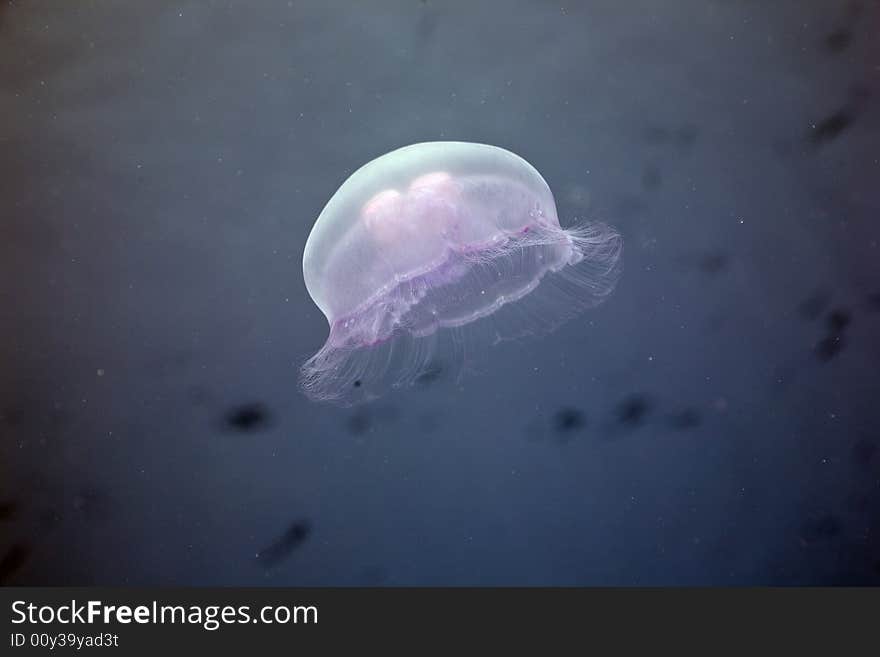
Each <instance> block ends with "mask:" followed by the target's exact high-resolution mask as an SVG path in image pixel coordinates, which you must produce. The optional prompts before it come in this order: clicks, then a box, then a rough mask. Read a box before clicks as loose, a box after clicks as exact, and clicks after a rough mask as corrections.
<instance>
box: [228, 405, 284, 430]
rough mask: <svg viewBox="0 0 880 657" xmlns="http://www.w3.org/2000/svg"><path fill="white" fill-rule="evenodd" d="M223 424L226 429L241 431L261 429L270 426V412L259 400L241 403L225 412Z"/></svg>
mask: <svg viewBox="0 0 880 657" xmlns="http://www.w3.org/2000/svg"><path fill="white" fill-rule="evenodd" d="M224 424H225V426H226V427H227V428H228V429H231V430H233V431H238V432H241V433H252V432H255V431H262V430H263V429H267V428H268V427H269V426H271V424H272V414H271V413H270V411H269V409H268V408H267V407H266V405H265V404H262V403H260V402H254V403H249V404H242V405H241V406H236V407H235V408H233V409H231V410H229V411H228V412H227V413H226V415H225V416H224Z"/></svg>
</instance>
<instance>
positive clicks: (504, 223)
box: [301, 142, 623, 402]
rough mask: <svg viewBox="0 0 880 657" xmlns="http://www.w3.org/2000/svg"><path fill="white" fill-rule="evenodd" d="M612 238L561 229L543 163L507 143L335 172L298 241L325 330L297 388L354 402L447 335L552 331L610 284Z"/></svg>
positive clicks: (476, 340) (434, 151)
mask: <svg viewBox="0 0 880 657" xmlns="http://www.w3.org/2000/svg"><path fill="white" fill-rule="evenodd" d="M622 248H623V243H622V240H621V237H620V235H619V234H618V233H617V232H616V231H615V230H614V229H612V228H611V227H609V226H607V225H605V224H601V223H588V224H583V225H579V226H576V227H573V228H562V227H561V226H560V224H559V219H558V217H557V214H556V203H555V201H554V199H553V194H552V193H551V191H550V188H549V186H548V185H547V183H546V182H545V181H544V179H543V178H542V177H541V174H539V173H538V171H537V170H536V169H535V168H534V167H533V166H532V165H530V164H529V163H528V162H526V161H525V160H524V159H522V158H521V157H519V156H518V155H515V154H513V153H511V152H510V151H507V150H504V149H502V148H498V147H495V146H488V145H485V144H473V143H466V142H428V143H421V144H413V145H411V146H406V147H404V148H400V149H398V150H395V151H392V152H390V153H387V154H386V155H383V156H381V157H379V158H377V159H375V160H372V161H371V162H368V163H367V164H365V165H363V166H362V167H361V168H360V169H358V170H357V171H355V172H354V173H353V174H352V175H351V177H349V178H348V180H346V181H345V183H344V184H343V185H342V186H341V187H340V188H339V190H337V192H336V193H335V194H334V195H333V197H332V198H331V199H330V201H329V202H328V203H327V205H326V206H325V207H324V209H323V211H322V212H321V214H320V215H319V216H318V219H317V221H316V222H315V225H314V227H313V228H312V232H311V234H310V235H309V238H308V241H307V242H306V247H305V252H304V254H303V276H304V278H305V284H306V288H307V289H308V292H309V294H310V295H311V297H312V299H313V300H314V302H315V303H316V304H317V306H318V307H319V308H320V309H321V311H322V312H323V313H324V315H325V316H326V317H327V321H328V322H329V324H330V334H329V336H328V338H327V341H326V343H325V344H324V346H323V347H322V348H321V349H320V350H319V351H318V352H317V353H316V354H315V355H314V356H312V357H311V358H309V359H308V360H307V361H306V362H305V364H304V365H303V366H302V377H301V382H302V386H303V389H304V391H305V393H306V394H307V395H308V396H309V397H311V398H312V399H316V400H338V401H343V402H349V401H356V400H357V399H358V398H363V397H371V396H377V395H378V394H381V392H382V391H384V390H386V389H387V388H388V387H389V386H391V387H395V386H405V385H407V384H411V383H413V382H415V381H417V380H419V377H420V375H421V373H422V372H424V371H425V368H426V367H431V366H432V365H431V364H432V363H436V362H437V361H436V359H437V358H439V356H438V352H439V350H440V349H441V348H443V345H444V344H447V343H448V344H450V345H451V348H452V349H453V352H454V354H457V355H458V356H456V357H459V356H461V355H463V354H466V352H468V351H469V350H470V351H471V352H480V351H485V349H486V347H488V345H490V344H493V343H495V342H498V341H501V340H504V339H508V338H518V337H525V336H528V335H533V334H537V333H546V332H549V331H551V330H553V329H554V328H556V327H557V326H558V325H559V324H561V323H562V322H563V321H565V320H567V319H570V318H572V317H573V316H575V315H577V314H578V313H580V312H581V311H583V310H584V309H586V308H589V307H591V306H595V305H596V304H597V303H599V302H601V301H602V300H603V299H604V298H605V297H607V296H608V294H609V293H610V292H611V291H612V290H613V288H614V285H615V283H616V281H617V277H618V274H619V272H620V264H621V255H622ZM444 358H445V356H444Z"/></svg>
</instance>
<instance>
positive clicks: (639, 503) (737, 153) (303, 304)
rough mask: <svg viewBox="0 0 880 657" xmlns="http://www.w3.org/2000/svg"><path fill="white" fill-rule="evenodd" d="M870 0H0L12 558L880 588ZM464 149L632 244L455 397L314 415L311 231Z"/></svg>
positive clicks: (75, 568) (278, 572) (874, 6)
mask: <svg viewBox="0 0 880 657" xmlns="http://www.w3.org/2000/svg"><path fill="white" fill-rule="evenodd" d="M878 21H880V5H878V3H877V2H872V1H868V0H863V1H862V2H834V1H831V0H828V1H825V2H820V1H811V2H806V1H804V2H800V1H799V2H777V3H754V2H749V1H746V0H743V1H740V2H734V1H726V2H721V1H717V0H713V1H706V0H693V1H690V0H688V1H682V2H678V3H674V7H673V6H671V5H670V6H665V5H664V6H661V5H660V4H659V3H656V2H652V1H650V0H639V1H636V0H633V1H631V2H625V3H619V2H611V1H610V0H609V1H607V2H572V3H567V4H566V5H564V6H560V5H559V4H558V3H551V2H538V1H531V2H526V1H521V2H514V3H502V2H481V3H465V2H453V3H446V2H443V3H441V2H436V1H434V0H428V1H427V2H418V1H407V2H403V1H400V2H378V3H353V2H351V3H349V2H324V1H323V0H314V1H313V2H299V1H292V2H269V1H264V2H210V3H207V2H202V3H189V4H187V3H170V2H150V3H137V6H136V7H135V6H133V5H132V3H118V4H117V3H94V4H93V3H24V2H16V3H7V2H4V3H3V4H2V5H0V112H2V120H0V145H2V148H0V210H2V211H0V302H2V303H0V308H2V311H0V318H2V321H0V364H2V366H0V579H2V581H3V582H4V583H14V584H154V583H155V584H158V583H161V584H272V585H293V584H309V585H323V584H342V585H355V584H369V585H375V584H380V585H408V584H439V585H446V584H493V585H512V584H526V585H533V584H564V585H581V584H868V583H874V584H877V583H880V410H878V393H880V375H878V365H880V341H878V338H877V336H878V330H880V246H878V244H880V224H878V218H880V213H878V211H880V192H878V183H880V113H878V111H877V106H878V105H877V103H878V101H880V99H878V93H880V74H878V66H880V41H878V40H877V39H876V28H877V25H878ZM440 139H456V140H465V141H476V142H485V143H490V144H495V145H498V146H502V147H505V148H508V149H510V150H512V151H514V152H516V153H518V154H520V155H522V156H523V157H525V158H526V159H527V160H529V161H530V162H531V163H532V164H534V165H535V166H536V167H537V168H538V170H539V171H541V173H542V174H543V175H544V177H545V178H546V179H547V181H548V182H549V184H550V186H551V188H552V189H553V190H554V193H555V195H556V199H557V203H558V206H559V214H560V218H561V220H562V222H563V224H564V225H572V224H574V223H575V222H576V221H577V220H582V219H598V220H602V221H606V222H608V223H611V224H612V225H614V226H616V227H617V228H618V229H619V230H620V231H621V232H622V233H623V235H624V239H625V241H626V252H625V270H624V274H623V277H622V278H621V280H620V283H619V285H618V288H617V290H616V292H615V293H614V295H613V296H612V297H611V298H610V299H609V300H608V301H607V302H606V303H605V304H604V305H602V306H600V307H599V308H597V309H595V310H593V311H591V312H590V313H588V314H587V315H584V316H583V317H582V318H581V319H579V320H577V321H574V322H572V323H569V324H567V325H565V326H564V327H562V328H561V329H559V330H558V331H556V332H555V333H554V334H553V335H551V336H549V337H546V338H541V339H537V340H532V341H525V342H522V343H516V344H511V345H507V344H504V345H500V346H498V347H497V348H495V349H492V350H491V352H489V353H488V354H487V355H486V357H485V359H482V362H481V364H480V371H479V372H478V373H476V374H474V375H471V376H468V377H466V378H465V379H463V380H461V381H458V380H457V379H456V378H455V377H453V376H451V375H449V372H448V370H447V369H445V365H444V364H443V363H438V364H437V366H436V368H435V369H434V370H432V372H431V373H430V376H426V377H424V379H423V380H422V381H420V384H419V385H417V386H416V387H415V388H414V389H413V390H410V391H405V392H401V393H397V394H394V395H390V396H388V397H386V398H384V399H383V400H381V401H379V402H376V403H374V404H370V405H367V406H362V407H358V408H356V409H340V408H336V407H332V406H325V405H315V404H312V403H310V402H308V401H307V400H306V399H305V398H304V397H303V396H302V394H301V393H300V392H298V390H297V376H298V367H299V365H300V363H301V362H302V361H303V360H304V359H305V358H307V357H308V356H309V355H311V354H312V353H314V352H315V351H316V350H317V349H318V348H319V347H320V345H321V344H322V343H323V341H324V339H325V337H326V332H327V326H326V323H325V320H324V318H323V317H322V316H321V314H320V312H319V311H318V309H317V308H316V307H315V306H314V305H313V304H312V302H311V300H310V299H309V297H308V295H307V294H306V290H305V287H304V285H303V281H302V273H301V256H302V250H303V246H304V244H305V240H306V237H307V235H308V233H309V230H310V229H311V226H312V223H313V221H314V219H315V217H316V216H317V215H318V213H319V212H320V210H321V208H322V207H323V205H324V203H325V202H326V201H327V199H328V198H329V197H330V196H331V194H332V193H333V192H334V191H335V190H336V188H337V187H338V186H339V185H340V184H341V183H342V181H343V180H344V179H345V178H346V177H347V176H348V175H349V174H350V173H351V172H352V171H353V170H354V169H355V168H357V167H358V166H360V165H361V164H363V163H364V162H366V161H367V160H369V159H371V158H373V157H376V156H378V155H380V154H382V153H385V152H387V151H390V150H392V149H393V148H396V147H399V146H402V145H405V144H408V143H413V142H419V141H428V140H440Z"/></svg>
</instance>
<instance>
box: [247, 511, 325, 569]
mask: <svg viewBox="0 0 880 657" xmlns="http://www.w3.org/2000/svg"><path fill="white" fill-rule="evenodd" d="M311 533H312V525H311V523H310V522H309V521H308V520H297V521H296V522H294V523H293V524H292V525H290V527H288V528H287V531H285V532H284V533H283V534H282V535H281V536H279V537H278V538H276V539H275V540H274V541H273V542H272V543H271V544H270V545H268V546H267V547H265V548H263V549H262V550H260V551H259V552H258V553H257V561H258V562H259V563H260V565H262V566H263V567H265V568H270V567H272V566H274V565H276V564H278V563H280V562H281V561H283V560H284V559H287V557H289V556H290V555H291V553H292V552H293V551H294V550H296V549H297V548H299V547H301V546H302V544H303V543H305V542H306V540H307V539H308V538H309V536H310V535H311Z"/></svg>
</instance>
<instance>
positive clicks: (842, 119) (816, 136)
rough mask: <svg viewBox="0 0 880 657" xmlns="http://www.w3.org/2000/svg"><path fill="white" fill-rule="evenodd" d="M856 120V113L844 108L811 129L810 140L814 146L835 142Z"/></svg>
mask: <svg viewBox="0 0 880 657" xmlns="http://www.w3.org/2000/svg"><path fill="white" fill-rule="evenodd" d="M855 118H856V117H855V112H854V111H853V110H852V109H851V108H849V107H842V108H840V109H839V110H837V111H836V112H834V113H833V114H829V115H828V116H826V117H825V118H824V119H822V120H821V121H819V122H818V123H817V124H816V125H815V127H813V128H811V129H810V132H809V135H808V139H809V141H810V142H811V143H812V144H813V145H814V146H821V145H823V144H826V143H828V142H831V141H834V140H835V139H837V138H838V137H840V136H841V135H842V134H843V133H844V132H846V130H847V129H849V127H850V126H851V125H852V124H853V121H855Z"/></svg>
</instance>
